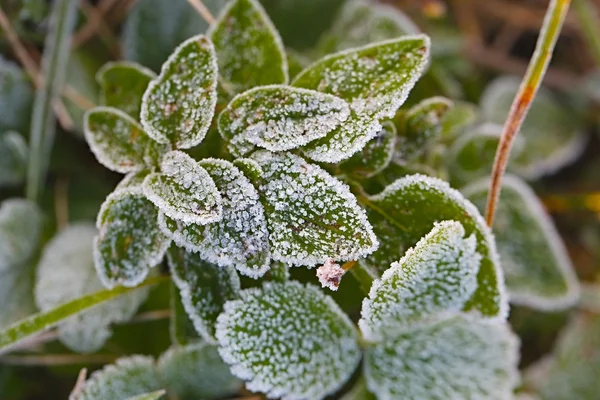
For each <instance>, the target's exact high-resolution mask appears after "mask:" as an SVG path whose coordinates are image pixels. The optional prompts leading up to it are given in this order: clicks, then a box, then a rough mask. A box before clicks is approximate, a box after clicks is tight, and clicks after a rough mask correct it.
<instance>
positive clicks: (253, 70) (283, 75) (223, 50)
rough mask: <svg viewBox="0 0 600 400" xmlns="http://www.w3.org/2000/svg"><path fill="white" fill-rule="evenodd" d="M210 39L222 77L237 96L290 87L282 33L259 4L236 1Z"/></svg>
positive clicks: (221, 19) (219, 20)
mask: <svg viewBox="0 0 600 400" xmlns="http://www.w3.org/2000/svg"><path fill="white" fill-rule="evenodd" d="M208 36H209V37H210V39H211V40H212V41H213V43H214V44H215V48H216V50H217V54H218V62H219V74H220V75H221V77H222V78H223V80H224V81H225V85H226V86H228V87H230V88H231V89H232V91H233V92H234V93H240V92H243V91H245V90H248V89H250V88H253V87H255V86H264V85H271V84H278V83H287V81H288V66H287V58H286V56H285V50H284V49H283V43H282V42H281V38H280V37H279V33H278V32H277V30H276V29H275V27H274V26H273V23H272V22H271V20H270V19H269V17H268V16H267V14H266V12H265V10H264V9H263V8H262V6H261V5H260V3H259V2H258V1H256V0H232V1H231V2H229V3H228V5H226V6H225V7H224V8H223V10H222V11H221V14H220V15H219V17H218V18H217V21H216V23H215V24H214V25H212V26H211V27H210V28H209V31H208Z"/></svg>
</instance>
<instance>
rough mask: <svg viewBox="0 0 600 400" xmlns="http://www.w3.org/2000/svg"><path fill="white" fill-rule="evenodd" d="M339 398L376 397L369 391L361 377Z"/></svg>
mask: <svg viewBox="0 0 600 400" xmlns="http://www.w3.org/2000/svg"><path fill="white" fill-rule="evenodd" d="M341 400H377V398H376V397H375V396H374V395H373V394H372V393H371V392H369V390H368V389H367V385H366V383H365V381H364V379H363V378H361V379H360V380H359V381H358V382H357V383H356V384H355V385H354V387H353V388H352V389H351V390H350V391H349V392H348V393H346V394H345V395H344V397H342V399H341Z"/></svg>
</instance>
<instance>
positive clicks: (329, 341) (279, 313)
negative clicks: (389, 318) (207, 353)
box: [217, 281, 361, 400]
mask: <svg viewBox="0 0 600 400" xmlns="http://www.w3.org/2000/svg"><path fill="white" fill-rule="evenodd" d="M217 339H218V340H219V352H220V354H221V356H222V357H223V360H224V361H225V362H226V363H228V364H230V365H231V371H232V373H233V374H234V375H236V376H238V377H239V378H241V379H244V380H246V381H248V382H247V383H246V387H247V388H248V389H249V390H252V391H260V392H265V393H266V394H267V396H269V397H274V398H279V397H281V398H282V399H283V400H296V399H297V400H300V399H315V400H317V399H322V398H324V397H325V396H327V395H329V394H331V393H333V392H335V391H336V390H338V389H339V388H340V387H341V386H342V385H343V384H344V383H345V382H346V380H347V379H348V378H349V377H350V375H351V374H352V373H353V372H354V370H355V368H356V366H357V365H358V362H359V360H360V356H361V352H360V348H359V345H358V335H357V332H356V329H355V327H354V326H353V325H352V322H351V321H350V319H348V317H347V316H346V315H345V314H344V313H343V312H342V311H341V310H340V308H339V306H338V305H337V304H336V303H335V302H334V301H333V300H332V299H331V298H330V297H328V296H325V295H324V294H323V293H322V292H321V291H320V290H319V289H318V288H316V287H314V286H303V285H301V284H300V283H298V282H292V281H290V282H286V283H275V282H267V283H265V284H264V285H263V288H262V289H248V290H244V291H242V298H241V299H240V300H236V301H231V302H228V303H227V304H226V305H225V312H224V313H223V314H221V315H220V316H219V319H218V322H217Z"/></svg>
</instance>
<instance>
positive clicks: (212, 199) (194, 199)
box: [142, 150, 222, 224]
mask: <svg viewBox="0 0 600 400" xmlns="http://www.w3.org/2000/svg"><path fill="white" fill-rule="evenodd" d="M160 169H161V172H154V173H151V174H149V175H148V176H147V177H146V178H145V179H144V183H143V185H142V186H143V189H144V194H145V195H146V196H147V197H148V199H149V200H150V201H151V202H153V203H154V204H155V205H156V207H158V208H159V209H160V210H161V211H162V212H164V213H165V214H166V215H167V216H168V217H171V218H174V219H177V220H179V221H182V222H186V223H198V224H208V223H210V222H215V221H219V220H220V219H221V218H222V200H221V195H220V194H219V191H218V190H217V187H216V186H215V182H214V181H213V180H212V178H211V177H210V175H209V174H208V172H207V171H206V170H205V169H204V168H202V167H201V166H200V164H199V163H198V162H197V161H195V160H194V159H193V158H192V157H190V156H189V155H187V154H186V153H184V152H182V151H178V150H175V151H171V152H169V153H167V154H165V156H164V157H163V160H162V163H161V165H160Z"/></svg>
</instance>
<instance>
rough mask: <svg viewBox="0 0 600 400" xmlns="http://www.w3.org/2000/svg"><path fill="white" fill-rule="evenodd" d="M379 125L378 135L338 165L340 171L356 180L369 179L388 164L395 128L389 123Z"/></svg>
mask: <svg viewBox="0 0 600 400" xmlns="http://www.w3.org/2000/svg"><path fill="white" fill-rule="evenodd" d="M381 125H382V127H381V130H380V131H379V133H377V135H376V136H375V137H374V138H373V139H371V140H370V141H369V142H367V144H366V145H365V147H364V148H363V149H362V150H361V151H359V152H358V153H356V154H354V155H353V156H352V157H350V158H349V159H347V160H345V161H343V162H342V163H340V165H339V167H340V169H341V170H342V171H344V172H345V173H348V174H350V175H352V176H356V177H358V178H370V177H372V176H375V175H377V174H378V173H380V172H381V171H383V170H384V169H385V168H386V167H387V166H388V165H389V164H390V162H391V161H392V157H393V155H394V151H395V148H396V127H395V126H394V124H392V123H391V122H390V121H387V122H384V123H382V124H381Z"/></svg>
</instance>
